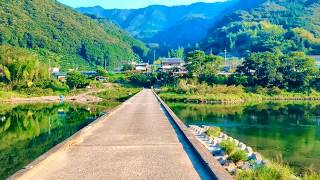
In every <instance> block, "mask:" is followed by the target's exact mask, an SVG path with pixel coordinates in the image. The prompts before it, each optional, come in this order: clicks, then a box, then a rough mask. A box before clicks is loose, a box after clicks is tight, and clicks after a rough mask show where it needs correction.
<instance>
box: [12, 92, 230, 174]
mask: <svg viewBox="0 0 320 180" xmlns="http://www.w3.org/2000/svg"><path fill="white" fill-rule="evenodd" d="M162 103H163V102H161V100H159V99H157V96H156V95H155V94H154V93H153V92H152V91H151V90H143V91H142V92H140V93H139V94H137V95H136V96H134V97H133V98H131V99H130V100H128V101H127V102H125V103H123V104H122V105H121V106H120V107H119V108H117V109H116V110H114V111H113V112H111V113H110V114H109V115H107V116H105V117H102V118H100V119H98V120H97V121H95V122H94V123H92V124H91V125H90V126H88V127H86V128H85V129H83V130H82V131H80V132H79V133H77V134H76V135H74V136H72V137H71V138H69V139H68V140H66V141H65V142H64V143H62V144H60V145H58V146H57V147H55V148H53V149H52V150H50V151H49V152H48V153H46V154H44V155H43V156H41V157H40V158H38V159H37V160H36V161H35V162H33V163H31V164H30V165H29V166H27V167H26V168H25V169H23V170H21V171H19V172H18V173H16V174H15V175H13V176H12V177H10V179H32V180H35V179H59V180H60V179H77V180H78V179H232V177H231V176H230V175H229V174H228V173H227V172H226V171H224V169H223V168H222V167H220V165H219V163H218V162H217V161H215V159H214V158H213V157H212V156H211V154H210V153H209V152H208V151H207V150H206V149H205V148H204V147H202V145H201V144H199V143H198V142H197V141H196V139H195V138H193V137H192V135H191V134H189V133H188V132H187V131H188V130H187V128H186V127H184V125H183V124H182V122H179V119H177V117H174V115H172V111H170V109H168V107H167V106H166V105H163V104H162Z"/></svg>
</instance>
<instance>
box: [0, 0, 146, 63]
mask: <svg viewBox="0 0 320 180" xmlns="http://www.w3.org/2000/svg"><path fill="white" fill-rule="evenodd" d="M5 44H9V45H11V46H16V47H21V48H28V49H30V50H33V51H34V52H36V53H37V54H38V55H40V57H42V59H43V60H45V61H48V59H49V58H50V59H51V60H52V61H51V63H53V64H54V63H55V64H60V65H61V68H65V69H66V68H71V67H94V66H96V65H104V62H106V63H108V65H110V67H115V66H117V65H119V63H120V61H132V60H138V59H139V56H138V54H139V55H141V56H144V55H146V53H147V48H146V47H145V46H144V45H143V43H141V42H140V41H138V40H135V39H133V38H132V37H131V36H130V35H129V34H127V33H126V32H124V31H122V30H120V29H119V28H118V27H117V26H116V25H114V24H112V23H111V22H109V21H106V20H97V19H96V20H94V19H92V18H90V17H87V16H85V15H82V14H80V13H78V12H76V11H74V10H73V9H71V8H69V7H67V6H65V5H62V4H60V3H58V2H57V1H55V0H32V1H31V0H1V1H0V45H5ZM46 63H47V62H46Z"/></svg>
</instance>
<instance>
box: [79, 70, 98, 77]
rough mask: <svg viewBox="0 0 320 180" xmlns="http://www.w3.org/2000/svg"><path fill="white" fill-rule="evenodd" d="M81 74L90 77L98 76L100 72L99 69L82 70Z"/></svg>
mask: <svg viewBox="0 0 320 180" xmlns="http://www.w3.org/2000/svg"><path fill="white" fill-rule="evenodd" d="M80 74H82V75H84V76H88V77H96V76H99V73H98V72H97V71H81V72H80Z"/></svg>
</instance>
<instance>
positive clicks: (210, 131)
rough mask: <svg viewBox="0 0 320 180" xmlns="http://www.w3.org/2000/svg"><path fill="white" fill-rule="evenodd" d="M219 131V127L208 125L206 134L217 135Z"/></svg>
mask: <svg viewBox="0 0 320 180" xmlns="http://www.w3.org/2000/svg"><path fill="white" fill-rule="evenodd" d="M220 133H221V129H220V128H219V127H210V128H209V129H208V130H207V132H206V134H207V135H208V136H210V137H213V138H214V137H218V136H219V135H220Z"/></svg>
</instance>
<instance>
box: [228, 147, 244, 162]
mask: <svg viewBox="0 0 320 180" xmlns="http://www.w3.org/2000/svg"><path fill="white" fill-rule="evenodd" d="M228 159H229V160H231V161H233V162H234V163H237V162H239V161H246V160H248V155H247V153H246V152H245V151H244V150H237V151H236V152H234V153H232V154H231V155H230V156H229V157H228Z"/></svg>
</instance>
